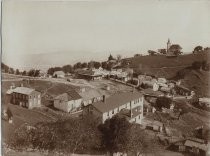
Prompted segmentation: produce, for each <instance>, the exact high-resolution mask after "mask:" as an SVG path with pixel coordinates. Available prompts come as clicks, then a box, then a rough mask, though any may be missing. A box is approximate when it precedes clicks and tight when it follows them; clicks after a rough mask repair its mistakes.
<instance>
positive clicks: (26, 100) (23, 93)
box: [10, 87, 41, 109]
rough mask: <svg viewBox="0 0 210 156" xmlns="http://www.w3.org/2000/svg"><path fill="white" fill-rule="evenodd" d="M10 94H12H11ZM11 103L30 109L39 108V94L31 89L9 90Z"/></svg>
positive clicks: (18, 88) (17, 88)
mask: <svg viewBox="0 0 210 156" xmlns="http://www.w3.org/2000/svg"><path fill="white" fill-rule="evenodd" d="M11 92H12V93H11ZM10 93H11V94H10V95H11V103H12V104H15V105H20V106H22V107H25V108H29V109H32V108H34V107H41V93H40V92H38V91H36V90H35V89H32V88H27V87H16V88H14V89H12V90H10Z"/></svg>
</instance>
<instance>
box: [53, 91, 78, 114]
mask: <svg viewBox="0 0 210 156" xmlns="http://www.w3.org/2000/svg"><path fill="white" fill-rule="evenodd" d="M81 102H82V97H81V96H80V95H79V94H78V93H77V92H76V91H75V90H68V91H66V92H65V93H62V94H60V95H58V96H56V97H55V98H54V102H53V104H54V107H55V108H57V109H59V110H62V111H64V112H68V113H70V112H75V111H78V110H80V109H81Z"/></svg>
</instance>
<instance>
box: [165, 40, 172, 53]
mask: <svg viewBox="0 0 210 156" xmlns="http://www.w3.org/2000/svg"><path fill="white" fill-rule="evenodd" d="M170 47H171V41H170V39H168V42H167V50H166V52H167V53H168V52H169V48H170Z"/></svg>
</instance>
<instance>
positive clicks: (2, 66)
mask: <svg viewBox="0 0 210 156" xmlns="http://www.w3.org/2000/svg"><path fill="white" fill-rule="evenodd" d="M1 69H2V71H4V72H5V73H8V72H9V66H7V65H6V64H4V63H1Z"/></svg>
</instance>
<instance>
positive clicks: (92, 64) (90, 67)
mask: <svg viewBox="0 0 210 156" xmlns="http://www.w3.org/2000/svg"><path fill="white" fill-rule="evenodd" d="M93 67H94V62H93V61H90V62H88V68H89V69H92V68H93Z"/></svg>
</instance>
